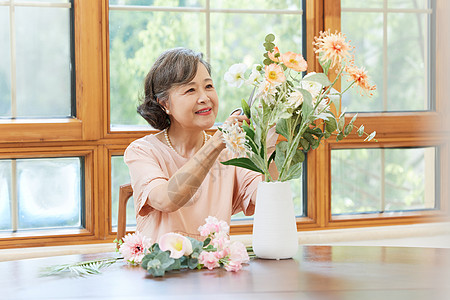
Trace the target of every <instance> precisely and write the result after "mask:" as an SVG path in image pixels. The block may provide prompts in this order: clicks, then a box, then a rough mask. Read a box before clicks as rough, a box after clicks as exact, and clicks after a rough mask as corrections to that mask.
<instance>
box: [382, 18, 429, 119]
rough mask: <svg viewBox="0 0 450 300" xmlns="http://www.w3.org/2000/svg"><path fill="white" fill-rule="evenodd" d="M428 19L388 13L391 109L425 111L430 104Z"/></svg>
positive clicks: (389, 102) (389, 101)
mask: <svg viewBox="0 0 450 300" xmlns="http://www.w3.org/2000/svg"><path fill="white" fill-rule="evenodd" d="M427 19H428V16H427V15H424V14H411V13H396V14H389V15H388V48H387V55H388V58H389V65H388V90H387V92H388V93H387V94H388V95H387V96H388V99H389V100H388V107H387V110H389V111H399V110H426V109H428V107H429V105H428V91H427V83H428V76H429V73H428V72H429V71H428V70H429V65H428V61H427V56H428V51H429V50H428V45H427V40H428V36H427V34H428V31H427V30H426V29H427ZM408 24H410V25H408Z"/></svg>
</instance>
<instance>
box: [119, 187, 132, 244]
mask: <svg viewBox="0 0 450 300" xmlns="http://www.w3.org/2000/svg"><path fill="white" fill-rule="evenodd" d="M131 196H133V188H132V187H131V184H129V183H127V184H124V185H121V186H120V191H119V213H118V217H117V219H118V221H117V240H118V241H120V240H121V239H122V238H123V237H124V236H125V233H126V231H127V203H128V200H129V199H130V198H131Z"/></svg>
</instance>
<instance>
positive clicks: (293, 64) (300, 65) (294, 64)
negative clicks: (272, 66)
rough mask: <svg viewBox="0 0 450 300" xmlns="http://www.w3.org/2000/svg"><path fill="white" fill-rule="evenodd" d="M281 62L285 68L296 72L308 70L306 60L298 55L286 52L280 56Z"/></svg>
mask: <svg viewBox="0 0 450 300" xmlns="http://www.w3.org/2000/svg"><path fill="white" fill-rule="evenodd" d="M281 61H282V62H283V64H284V65H285V66H286V67H288V68H290V69H292V70H294V71H297V72H303V71H306V69H307V68H308V64H307V63H306V60H305V59H304V58H303V56H302V55H301V54H298V53H294V52H290V51H289V52H286V53H284V54H282V55H281Z"/></svg>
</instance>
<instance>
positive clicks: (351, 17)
mask: <svg viewBox="0 0 450 300" xmlns="http://www.w3.org/2000/svg"><path fill="white" fill-rule="evenodd" d="M341 22H342V31H343V32H344V33H345V34H346V36H347V38H348V39H349V40H351V43H352V45H353V46H355V48H356V57H355V62H356V64H357V65H358V66H364V67H365V68H366V70H367V71H368V73H369V76H370V78H371V80H372V82H374V83H375V84H376V85H377V89H376V90H375V92H374V95H373V96H372V97H371V98H368V97H367V96H366V95H364V96H363V95H360V93H359V92H358V90H357V89H356V87H352V88H351V89H349V90H348V91H347V92H346V93H345V94H344V96H343V99H342V106H343V107H346V108H347V109H348V110H351V111H382V110H383V90H384V86H383V31H382V30H380V28H383V14H382V13H347V12H343V13H342V19H341ZM356 24H357V25H356ZM355 26H358V27H357V28H355ZM355 29H357V30H355ZM347 85H348V82H346V81H344V80H343V81H342V86H343V89H342V90H344V89H345V86H347Z"/></svg>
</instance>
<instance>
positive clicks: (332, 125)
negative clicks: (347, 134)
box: [325, 118, 338, 133]
mask: <svg viewBox="0 0 450 300" xmlns="http://www.w3.org/2000/svg"><path fill="white" fill-rule="evenodd" d="M325 124H326V125H325V129H326V131H328V132H330V133H332V132H335V131H336V129H337V127H338V124H337V122H336V119H335V118H332V119H330V120H328V121H326V122H325Z"/></svg>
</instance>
